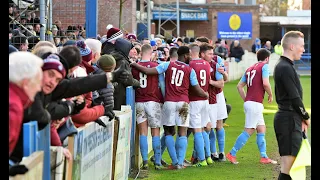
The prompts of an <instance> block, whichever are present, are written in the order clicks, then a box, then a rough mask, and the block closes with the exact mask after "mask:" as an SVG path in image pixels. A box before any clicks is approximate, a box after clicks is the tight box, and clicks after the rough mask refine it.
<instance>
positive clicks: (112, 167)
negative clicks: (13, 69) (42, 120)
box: [15, 86, 152, 180]
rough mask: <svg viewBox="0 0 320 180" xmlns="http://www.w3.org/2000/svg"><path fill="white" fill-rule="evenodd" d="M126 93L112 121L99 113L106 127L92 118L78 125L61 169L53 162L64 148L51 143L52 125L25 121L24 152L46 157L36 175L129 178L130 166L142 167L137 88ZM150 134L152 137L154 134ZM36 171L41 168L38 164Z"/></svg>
mask: <svg viewBox="0 0 320 180" xmlns="http://www.w3.org/2000/svg"><path fill="white" fill-rule="evenodd" d="M126 97H127V105H125V106H122V107H121V111H115V114H116V117H117V118H115V119H114V120H111V121H109V119H108V117H105V116H103V117H100V119H101V120H102V121H103V122H104V123H105V124H106V127H102V126H100V125H98V124H97V123H94V122H91V123H88V124H86V125H85V126H83V127H81V128H78V133H77V134H75V135H72V136H69V137H68V140H67V141H68V146H67V147H66V148H68V149H69V151H70V152H71V154H72V156H73V160H72V161H65V163H62V165H61V163H60V164H59V165H57V166H59V170H58V171H59V172H57V170H56V168H57V167H54V168H52V167H51V166H52V164H54V165H56V164H58V162H59V161H61V160H64V158H63V157H62V156H61V154H62V149H59V148H57V147H53V146H51V147H50V125H47V126H46V127H45V128H44V129H43V130H41V131H38V125H37V122H36V121H32V122H29V123H25V124H24V125H23V132H24V145H23V146H24V148H23V151H24V156H25V157H28V158H29V157H32V156H33V154H32V153H42V154H43V160H40V162H41V163H42V164H40V166H41V167H42V170H41V175H42V178H39V176H38V177H37V178H36V179H43V180H60V179H61V180H62V179H66V180H95V179H108V180H109V179H111V180H126V179H128V176H129V173H130V169H132V168H139V166H140V163H141V160H139V158H141V156H140V151H139V136H138V137H137V133H138V131H136V127H137V126H136V121H135V92H134V89H133V88H132V87H131V86H130V87H127V89H126ZM149 136H150V137H149V138H151V135H149ZM135 142H136V143H135ZM150 142H152V141H150ZM137 144H138V145H137ZM50 148H51V150H50ZM50 151H51V157H50ZM53 151H54V154H55V155H54V156H53V155H52V152H53ZM149 151H150V149H149ZM51 158H52V159H51ZM51 161H52V162H54V163H52V162H51ZM37 162H39V158H38V159H37ZM37 171H38V172H39V166H37ZM61 171H62V174H63V175H57V174H61ZM16 177H17V176H15V178H16Z"/></svg>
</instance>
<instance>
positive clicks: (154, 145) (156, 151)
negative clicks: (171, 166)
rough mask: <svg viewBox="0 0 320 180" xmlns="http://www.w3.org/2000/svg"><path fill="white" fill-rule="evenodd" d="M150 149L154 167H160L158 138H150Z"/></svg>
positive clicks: (159, 143)
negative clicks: (151, 149)
mask: <svg viewBox="0 0 320 180" xmlns="http://www.w3.org/2000/svg"><path fill="white" fill-rule="evenodd" d="M152 148H153V152H154V161H155V164H156V165H161V142H160V137H159V136H154V137H152Z"/></svg>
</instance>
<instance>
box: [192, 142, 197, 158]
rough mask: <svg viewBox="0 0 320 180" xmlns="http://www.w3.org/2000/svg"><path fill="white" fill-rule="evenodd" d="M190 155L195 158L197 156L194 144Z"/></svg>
mask: <svg viewBox="0 0 320 180" xmlns="http://www.w3.org/2000/svg"><path fill="white" fill-rule="evenodd" d="M192 157H193V158H197V157H198V155H197V151H196V146H195V144H193V151H192Z"/></svg>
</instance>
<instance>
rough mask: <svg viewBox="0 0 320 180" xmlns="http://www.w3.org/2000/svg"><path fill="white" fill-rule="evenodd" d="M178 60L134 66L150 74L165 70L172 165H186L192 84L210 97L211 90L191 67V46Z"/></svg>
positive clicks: (164, 118) (164, 115)
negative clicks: (206, 89)
mask: <svg viewBox="0 0 320 180" xmlns="http://www.w3.org/2000/svg"><path fill="white" fill-rule="evenodd" d="M177 53H178V60H177V61H174V62H164V63H161V64H160V65H158V66H157V67H155V68H146V67H143V66H141V65H138V64H137V63H134V62H133V63H132V64H131V66H132V67H134V68H136V69H138V70H139V71H141V72H143V73H145V74H147V75H155V74H162V73H164V72H165V73H166V74H165V88H166V90H165V91H166V95H165V99H164V104H163V108H162V115H161V122H162V125H163V126H164V131H165V135H166V137H165V141H166V146H167V149H168V152H169V155H170V158H171V160H172V165H170V166H169V167H168V168H169V169H182V168H184V166H183V162H184V158H185V155H186V150H187V137H186V134H187V128H188V126H189V87H190V85H191V88H192V89H193V90H194V92H195V95H199V96H201V97H204V98H208V93H206V92H204V91H203V89H202V88H201V87H200V86H199V84H198V80H197V77H196V73H195V71H194V70H193V69H192V68H191V67H189V65H188V64H189V61H190V59H191V58H190V50H189V48H188V47H187V46H180V47H179V49H178V51H177ZM176 125H177V126H178V135H179V138H178V139H177V140H176V144H177V145H176V147H177V149H176V147H175V142H174V138H173V136H172V134H173V133H172V132H173V131H174V128H175V126H176Z"/></svg>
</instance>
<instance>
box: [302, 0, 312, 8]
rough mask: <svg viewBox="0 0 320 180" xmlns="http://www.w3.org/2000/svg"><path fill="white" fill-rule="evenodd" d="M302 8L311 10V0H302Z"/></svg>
mask: <svg viewBox="0 0 320 180" xmlns="http://www.w3.org/2000/svg"><path fill="white" fill-rule="evenodd" d="M302 10H311V0H303V2H302Z"/></svg>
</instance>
